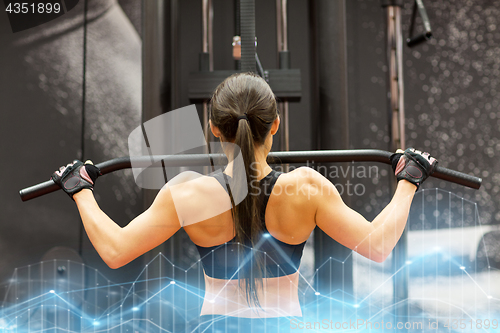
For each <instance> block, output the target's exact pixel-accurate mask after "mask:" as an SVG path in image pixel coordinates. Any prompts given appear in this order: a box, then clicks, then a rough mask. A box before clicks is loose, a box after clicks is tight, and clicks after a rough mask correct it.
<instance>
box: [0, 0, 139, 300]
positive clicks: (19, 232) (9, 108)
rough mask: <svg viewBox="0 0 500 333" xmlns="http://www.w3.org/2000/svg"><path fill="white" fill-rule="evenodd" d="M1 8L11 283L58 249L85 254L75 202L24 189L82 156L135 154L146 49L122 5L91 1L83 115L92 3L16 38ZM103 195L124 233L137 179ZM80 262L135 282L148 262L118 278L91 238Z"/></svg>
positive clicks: (2, 135)
mask: <svg viewBox="0 0 500 333" xmlns="http://www.w3.org/2000/svg"><path fill="white" fill-rule="evenodd" d="M0 8H2V11H1V13H0V45H2V46H1V48H0V60H1V64H0V96H1V97H0V100H1V101H2V106H1V112H0V124H1V125H0V126H1V131H0V142H1V144H0V145H1V152H2V162H1V164H0V174H2V181H1V184H2V189H1V191H0V211H1V213H0V283H5V282H6V281H7V280H8V278H9V277H10V276H11V275H12V273H13V272H14V269H15V268H16V267H21V266H25V265H30V264H35V263H37V262H39V261H40V260H41V259H42V257H43V255H44V254H45V253H46V252H47V251H49V250H50V249H51V248H53V247H55V246H66V247H69V248H71V249H73V250H75V251H79V247H80V246H79V244H80V240H79V235H80V228H81V222H80V218H79V216H78V212H77V210H76V207H75V204H74V203H73V202H72V201H71V199H69V198H68V197H67V196H66V195H65V194H64V193H53V194H50V195H47V196H45V197H42V198H37V199H34V200H32V201H29V202H25V203H23V202H21V200H20V198H19V195H18V191H19V190H20V189H21V188H24V187H27V186H30V185H33V184H36V183H39V182H42V181H45V180H47V179H49V177H50V175H51V174H52V172H53V171H54V170H56V169H57V168H58V167H59V166H60V165H63V164H64V165H65V164H66V163H69V162H71V161H72V160H73V159H75V158H78V157H80V156H81V153H82V151H81V149H82V148H83V150H84V151H83V157H84V158H90V159H92V160H94V161H95V162H101V161H103V160H107V159H111V158H113V157H118V156H124V155H127V154H128V149H127V137H128V134H129V133H130V131H131V130H132V129H133V128H135V127H136V126H138V125H139V124H140V117H141V58H140V55H141V42H140V38H139V35H138V34H137V31H136V30H135V29H134V27H133V26H132V24H131V23H130V21H129V20H128V18H127V17H126V15H125V14H124V12H123V11H122V9H121V8H120V6H119V5H118V4H117V2H116V1H112V0H107V1H92V0H89V1H88V15H87V17H88V24H87V54H86V60H85V64H86V88H87V89H86V102H85V115H84V117H82V82H83V64H84V61H83V59H84V56H83V44H84V43H83V41H84V38H83V37H84V29H83V10H84V1H80V2H79V4H78V5H77V6H76V7H75V8H73V9H72V10H71V11H70V12H68V13H67V14H65V15H63V16H61V17H59V18H57V19H55V20H53V21H50V22H48V23H45V24H43V25H40V26H38V27H34V28H31V29H29V30H25V31H21V32H18V33H15V34H13V33H12V31H11V29H10V26H9V21H8V19H7V15H6V13H5V11H4V6H3V4H2V5H0ZM82 121H84V127H82ZM82 129H83V130H84V133H83V135H82ZM82 140H83V145H82ZM95 193H96V196H97V197H98V198H99V199H98V201H99V204H100V206H101V207H102V208H103V209H104V211H106V212H107V213H108V214H109V216H110V217H112V218H113V219H115V221H117V222H118V223H119V224H121V225H124V224H125V223H127V222H128V221H130V220H131V219H132V218H133V217H134V216H136V215H137V214H138V213H139V211H140V209H141V208H142V205H141V201H140V196H139V195H140V192H139V190H138V189H137V188H136V186H135V184H134V182H133V179H132V177H131V173H127V172H123V173H117V174H115V175H110V176H107V177H103V178H101V179H99V184H98V186H97V189H96V192H95ZM81 254H82V257H83V259H84V262H85V263H87V264H88V265H90V266H93V267H96V268H98V269H99V270H100V271H101V272H103V273H104V275H106V276H108V277H109V278H110V279H112V280H114V281H129V280H130V279H131V278H133V277H135V276H137V275H138V273H139V272H140V269H141V268H142V262H140V260H139V261H135V262H134V263H132V264H130V265H128V266H126V267H125V268H124V269H123V270H120V271H112V270H111V269H109V268H108V267H107V266H106V265H105V264H104V263H103V262H102V260H101V259H100V258H99V257H98V256H97V253H96V252H95V250H94V249H93V247H92V245H91V244H90V242H89V241H88V239H87V237H86V236H84V237H83V243H82V253H81ZM4 285H5V284H4ZM2 290H3V289H2ZM0 298H2V299H3V297H2V295H0Z"/></svg>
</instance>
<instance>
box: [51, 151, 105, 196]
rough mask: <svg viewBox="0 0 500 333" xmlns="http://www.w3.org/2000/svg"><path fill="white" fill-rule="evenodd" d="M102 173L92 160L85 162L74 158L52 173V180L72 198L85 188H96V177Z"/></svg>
mask: <svg viewBox="0 0 500 333" xmlns="http://www.w3.org/2000/svg"><path fill="white" fill-rule="evenodd" d="M100 175H101V171H100V170H99V168H98V167H96V166H95V165H93V163H92V162H91V161H86V162H85V164H84V163H82V162H81V161H79V160H74V161H73V163H69V164H68V165H66V166H62V167H60V168H59V170H58V171H56V172H54V173H53V174H52V180H53V181H54V183H56V184H57V185H59V186H60V187H61V188H62V189H63V191H64V192H66V193H67V194H68V195H69V196H70V197H71V198H73V195H74V194H75V193H78V192H80V191H81V190H83V189H90V190H93V189H94V184H95V181H96V179H97V178H98V177H99V176H100Z"/></svg>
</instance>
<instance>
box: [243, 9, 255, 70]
mask: <svg viewBox="0 0 500 333" xmlns="http://www.w3.org/2000/svg"><path fill="white" fill-rule="evenodd" d="M240 25H241V26H240V31H241V70H242V71H243V72H255V69H256V68H255V0H240Z"/></svg>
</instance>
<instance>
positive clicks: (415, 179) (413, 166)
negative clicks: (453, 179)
mask: <svg viewBox="0 0 500 333" xmlns="http://www.w3.org/2000/svg"><path fill="white" fill-rule="evenodd" d="M390 158H391V163H392V169H393V170H394V174H395V175H396V178H397V180H398V181H400V180H401V179H406V180H407V181H409V182H410V183H412V184H414V185H415V186H417V190H418V188H419V186H420V185H421V184H422V183H423V182H424V180H426V179H427V177H429V176H430V175H432V173H433V172H434V170H435V169H436V166H437V164H438V161H437V160H436V159H435V158H434V157H431V156H430V155H429V153H423V152H421V151H420V150H415V149H414V148H408V149H406V150H405V151H404V152H403V151H402V150H400V149H398V151H396V153H395V154H392V155H391V157H390Z"/></svg>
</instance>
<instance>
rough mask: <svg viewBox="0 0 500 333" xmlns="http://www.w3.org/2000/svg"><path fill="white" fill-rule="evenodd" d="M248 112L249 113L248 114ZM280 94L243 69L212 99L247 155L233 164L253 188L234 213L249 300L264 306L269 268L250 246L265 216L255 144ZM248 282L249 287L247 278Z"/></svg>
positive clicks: (230, 136) (217, 116)
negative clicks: (260, 295) (262, 214)
mask: <svg viewBox="0 0 500 333" xmlns="http://www.w3.org/2000/svg"><path fill="white" fill-rule="evenodd" d="M242 116H246V119H245V117H242ZM277 116H278V113H277V108H276V97H275V95H274V93H273V91H272V90H271V88H270V87H269V85H268V84H267V82H266V81H265V80H264V79H262V78H261V77H260V76H258V75H256V74H253V73H238V74H234V75H232V76H230V77H228V78H227V79H225V80H224V81H223V82H222V83H221V84H220V85H219V86H218V87H217V89H216V90H215V92H214V94H213V96H212V100H211V112H210V120H211V122H212V124H213V125H215V126H216V127H217V128H219V130H220V132H221V134H222V136H223V138H222V140H223V141H224V140H225V141H230V142H234V144H235V146H236V147H239V149H240V153H241V156H242V157H243V160H244V165H245V167H244V170H243V168H233V180H234V183H235V184H236V185H238V184H244V186H246V187H247V189H248V194H247V195H246V197H245V198H244V199H243V201H242V202H240V203H239V204H238V205H236V206H235V205H234V201H233V199H231V201H232V203H233V206H232V209H231V213H232V216H233V221H234V229H235V234H236V241H237V242H238V243H239V244H240V248H239V249H240V250H239V253H240V258H241V259H240V263H242V264H241V266H240V274H239V286H240V288H241V289H244V291H245V293H246V299H247V303H248V304H249V305H250V304H251V303H252V302H253V303H254V304H255V305H257V306H260V303H259V299H258V296H257V286H260V287H262V279H263V276H264V274H265V266H264V258H263V255H262V253H261V251H256V250H254V251H251V250H250V251H249V250H248V246H250V247H251V248H252V249H253V248H255V245H256V244H257V243H258V241H259V239H260V237H261V236H262V232H263V228H262V224H261V221H260V195H259V194H260V191H259V188H258V187H256V186H251V184H252V182H253V183H255V182H256V181H257V177H258V175H257V171H256V170H255V168H253V167H252V166H253V163H255V149H254V147H255V146H260V145H263V144H264V142H265V139H266V137H267V135H268V134H269V132H270V130H271V126H272V123H273V121H274V120H275V119H276V118H277ZM247 119H248V120H247ZM242 282H243V283H244V287H243V284H242Z"/></svg>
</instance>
